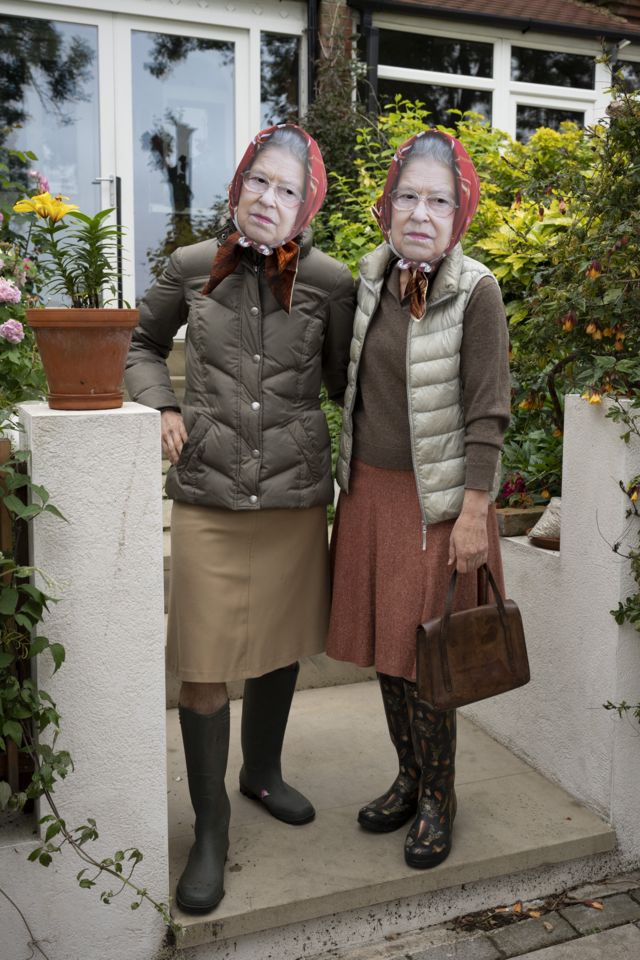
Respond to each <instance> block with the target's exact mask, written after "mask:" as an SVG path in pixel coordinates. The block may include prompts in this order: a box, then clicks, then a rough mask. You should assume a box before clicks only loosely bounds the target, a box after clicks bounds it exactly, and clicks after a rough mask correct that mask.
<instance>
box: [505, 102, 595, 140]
mask: <svg viewBox="0 0 640 960" xmlns="http://www.w3.org/2000/svg"><path fill="white" fill-rule="evenodd" d="M565 120H573V122H574V123H577V124H578V125H579V126H583V125H584V113H583V112H582V111H581V110H580V111H578V110H551V109H549V108H548V107H528V106H525V105H524V104H521V103H520V104H518V107H517V110H516V139H517V140H521V141H526V140H528V139H529V137H530V136H531V135H532V134H534V133H535V132H536V130H537V129H538V127H550V128H551V130H559V129H560V124H561V123H564V121H565Z"/></svg>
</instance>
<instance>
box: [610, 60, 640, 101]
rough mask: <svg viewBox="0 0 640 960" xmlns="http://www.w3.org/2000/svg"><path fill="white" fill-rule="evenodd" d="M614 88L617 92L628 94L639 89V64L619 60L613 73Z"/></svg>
mask: <svg viewBox="0 0 640 960" xmlns="http://www.w3.org/2000/svg"><path fill="white" fill-rule="evenodd" d="M614 73H615V74H617V76H616V77H615V86H616V88H617V89H618V90H626V91H627V93H630V92H631V91H632V90H638V89H640V63H636V62H634V61H632V60H619V61H618V62H617V64H616V68H615V71H614Z"/></svg>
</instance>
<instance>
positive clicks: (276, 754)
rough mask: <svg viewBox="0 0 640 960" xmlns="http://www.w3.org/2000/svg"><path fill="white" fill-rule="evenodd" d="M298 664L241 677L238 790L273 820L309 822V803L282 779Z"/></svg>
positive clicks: (314, 813) (310, 813) (312, 810)
mask: <svg viewBox="0 0 640 960" xmlns="http://www.w3.org/2000/svg"><path fill="white" fill-rule="evenodd" d="M298 670H299V666H298V664H297V663H296V664H293V665H292V666H290V667H282V668H281V669H280V670H273V671H272V672H271V673H265V674H264V676H262V677H255V678H254V679H251V680H245V684H244V696H243V700H242V734H241V740H242V757H243V760H244V763H243V766H242V769H241V770H240V792H241V793H243V794H244V795H245V797H250V798H251V799H252V800H257V801H258V802H259V803H261V804H262V805H263V806H264V807H265V808H266V809H267V810H268V811H269V813H270V814H271V815H272V816H274V817H275V818H276V819H277V820H282V821H284V823H291V824H296V825H297V824H302V823H309V821H310V820H313V818H314V817H315V815H316V812H315V810H314V809H313V806H312V805H311V803H310V802H309V801H308V800H307V798H306V797H304V796H303V795H302V794H301V793H299V792H298V791H297V790H294V788H293V787H290V786H289V784H287V783H285V782H284V780H283V779H282V772H281V767H280V758H281V754H282V743H283V741H284V733H285V729H286V726H287V720H288V718H289V709H290V707H291V701H292V699H293V691H294V690H295V686H296V680H297V678H298Z"/></svg>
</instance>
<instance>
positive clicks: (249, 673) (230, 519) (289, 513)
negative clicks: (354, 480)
mask: <svg viewBox="0 0 640 960" xmlns="http://www.w3.org/2000/svg"><path fill="white" fill-rule="evenodd" d="M328 619H329V553H328V538H327V520H326V510H325V508H324V507H312V508H311V509H309V510H251V511H234V510H219V509H214V508H211V507H202V506H197V505H193V504H187V503H181V502H177V501H176V502H174V504H173V507H172V512H171V586H170V593H169V617H168V627H167V666H168V668H169V670H171V671H172V672H173V673H175V674H176V675H177V676H178V677H179V678H180V679H181V680H185V681H189V682H193V683H223V682H225V681H228V680H244V679H246V678H248V677H258V676H262V674H264V673H269V672H270V671H271V670H276V669H278V668H279V667H284V666H286V665H287V664H290V663H293V662H294V661H295V660H299V659H300V658H301V657H308V656H312V655H314V654H316V653H320V652H322V651H323V650H324V647H325V641H326V634H327V627H328Z"/></svg>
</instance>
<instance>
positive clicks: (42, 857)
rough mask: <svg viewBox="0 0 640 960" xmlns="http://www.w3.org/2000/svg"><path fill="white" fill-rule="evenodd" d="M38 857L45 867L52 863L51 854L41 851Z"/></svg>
mask: <svg viewBox="0 0 640 960" xmlns="http://www.w3.org/2000/svg"><path fill="white" fill-rule="evenodd" d="M38 859H39V861H40V863H41V864H42V866H43V867H48V866H49V864H50V863H51V854H50V853H41V854H40V856H39V858H38Z"/></svg>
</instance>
